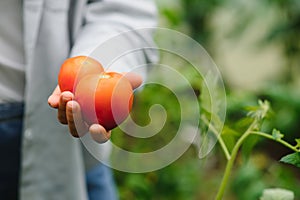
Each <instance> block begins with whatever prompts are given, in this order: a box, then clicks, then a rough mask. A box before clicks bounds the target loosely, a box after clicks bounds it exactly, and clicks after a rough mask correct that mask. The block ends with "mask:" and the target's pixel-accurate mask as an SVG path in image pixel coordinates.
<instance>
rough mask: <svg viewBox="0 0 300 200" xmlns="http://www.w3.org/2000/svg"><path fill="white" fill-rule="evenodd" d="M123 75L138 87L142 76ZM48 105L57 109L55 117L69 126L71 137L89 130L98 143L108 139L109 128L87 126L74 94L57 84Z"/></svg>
mask: <svg viewBox="0 0 300 200" xmlns="http://www.w3.org/2000/svg"><path fill="white" fill-rule="evenodd" d="M124 76H125V77H126V78H127V79H128V80H129V81H130V83H131V86H132V88H133V89H135V88H137V87H139V86H140V85H141V83H142V78H141V76H140V75H138V74H136V73H132V72H129V73H124ZM48 104H49V105H50V107H52V108H55V109H57V119H58V121H59V122H60V123H61V124H66V125H68V127H69V132H70V134H71V135H72V136H73V137H76V138H79V137H81V136H83V135H84V134H85V133H87V132H90V134H91V136H92V138H93V139H94V140H95V141H96V142H98V143H104V142H106V141H107V140H109V139H110V136H111V130H105V128H104V127H103V126H101V125H100V124H92V125H91V126H89V125H88V124H87V123H86V122H85V121H84V119H83V117H82V114H81V110H80V105H79V103H78V102H76V101H75V100H74V94H73V93H71V92H69V91H65V92H61V90H60V88H59V86H56V88H55V89H54V91H53V92H52V94H51V95H50V96H49V98H48Z"/></svg>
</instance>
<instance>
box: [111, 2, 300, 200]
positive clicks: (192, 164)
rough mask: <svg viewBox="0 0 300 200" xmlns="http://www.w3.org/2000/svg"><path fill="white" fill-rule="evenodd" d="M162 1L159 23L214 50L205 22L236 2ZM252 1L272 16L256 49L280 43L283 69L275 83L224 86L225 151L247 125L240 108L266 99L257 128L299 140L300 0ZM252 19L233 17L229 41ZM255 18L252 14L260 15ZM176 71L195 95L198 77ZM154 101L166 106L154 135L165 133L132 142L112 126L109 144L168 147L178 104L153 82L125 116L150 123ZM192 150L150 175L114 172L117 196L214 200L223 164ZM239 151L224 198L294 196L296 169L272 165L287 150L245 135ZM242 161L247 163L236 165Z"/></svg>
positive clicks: (219, 156)
mask: <svg viewBox="0 0 300 200" xmlns="http://www.w3.org/2000/svg"><path fill="white" fill-rule="evenodd" d="M162 2H164V1H161V2H158V5H163V6H161V7H159V11H160V18H161V19H162V21H164V22H167V23H165V24H164V25H165V26H168V27H169V28H172V29H176V30H179V31H182V32H185V33H187V34H189V35H190V36H191V37H193V38H194V39H195V40H197V41H198V42H200V43H201V44H203V45H204V46H205V48H207V49H213V48H214V47H213V46H211V45H212V44H213V43H212V42H211V40H212V37H211V34H212V33H213V31H214V29H213V28H212V26H211V17H212V16H213V15H214V14H215V12H217V11H218V9H220V8H224V7H225V8H226V6H228V5H230V6H234V5H235V4H234V3H232V2H230V1H227V0H211V1H209V0H174V1H168V2H169V3H165V4H163V3H162ZM235 2H239V3H237V4H236V6H241V5H242V2H243V1H239V0H236V1H235ZM257 2H258V4H259V6H261V7H262V10H263V9H265V8H271V9H275V10H276V13H277V14H278V20H277V23H275V24H274V25H273V26H272V27H271V28H270V29H269V30H268V32H267V34H266V35H265V37H264V38H263V39H262V41H261V44H263V45H269V44H274V43H276V44H278V45H279V47H280V48H281V50H282V53H283V54H282V55H283V59H285V60H286V62H285V66H284V67H285V69H286V70H285V74H282V77H281V79H280V80H275V81H274V82H272V83H269V84H266V86H265V87H263V88H259V89H257V90H256V91H255V92H253V91H234V90H233V89H232V88H229V87H227V117H226V124H225V127H224V129H223V133H222V137H223V138H224V140H225V142H226V144H227V145H228V146H229V149H230V146H233V145H234V143H235V142H236V138H237V137H238V136H239V134H240V131H243V129H244V127H246V125H248V124H249V120H248V119H247V118H244V116H245V114H246V110H245V108H246V107H249V106H254V105H256V103H257V99H267V100H268V101H270V102H271V105H272V109H273V115H272V116H270V119H269V120H267V121H266V122H265V123H264V127H263V130H265V131H266V132H270V131H271V130H272V129H273V128H277V129H278V130H280V131H281V132H282V133H284V134H285V138H286V139H287V140H288V141H290V142H291V143H292V142H293V141H292V139H294V138H295V137H299V136H300V135H299V133H300V123H299V119H300V100H299V99H300V90H299V85H297V83H296V82H297V81H298V80H297V79H299V71H300V70H299V69H300V66H299V63H300V37H299V36H300V1H299V0H264V1H257ZM254 14H256V13H255V11H253V12H252V13H251V12H250V13H249V12H242V11H241V12H239V16H238V19H239V20H237V24H235V25H233V29H234V30H232V32H231V34H233V35H232V36H233V37H238V35H239V34H242V33H243V31H244V30H245V27H247V26H248V25H249V24H251V18H252V17H254ZM255 17H259V14H258V16H255ZM256 45H257V44H256ZM212 52H213V51H212ZM183 69H184V70H185V72H184V73H186V77H188V79H189V80H190V82H191V83H192V85H193V88H194V90H195V93H196V94H197V95H199V94H201V90H200V86H201V77H199V76H198V75H197V74H195V73H196V72H195V71H193V70H189V69H190V67H186V68H185V67H184V66H183ZM225 82H226V80H225ZM200 103H201V102H200ZM153 104H160V105H162V106H163V107H164V108H165V110H166V112H167V116H168V118H167V123H166V125H167V126H166V127H164V128H163V130H162V131H161V133H169V135H161V134H158V135H155V136H153V137H151V138H145V139H137V138H133V137H131V136H128V135H126V134H124V133H123V132H122V131H121V130H120V129H116V130H114V133H113V135H112V141H113V142H114V143H115V144H116V145H118V146H120V147H124V148H125V149H126V148H127V150H130V151H133V152H149V151H153V150H155V149H159V148H161V147H162V146H164V145H165V144H166V143H168V142H169V141H170V140H171V139H172V137H173V136H174V134H172V133H176V130H177V128H178V124H179V122H180V115H179V113H180V112H179V105H178V101H177V100H176V97H175V96H173V95H172V94H171V93H170V91H168V89H166V88H164V87H161V86H159V85H152V86H147V87H145V88H143V90H142V91H139V92H138V93H136V97H135V105H134V106H135V107H134V109H133V112H132V117H133V119H134V120H135V121H136V123H137V124H140V125H146V124H148V123H149V120H150V118H149V116H148V113H149V108H150V107H151V106H152V105H153ZM254 145H255V148H254V149H253V147H254ZM197 151H198V149H197V147H196V146H191V147H190V148H189V150H188V151H187V152H186V153H185V154H184V155H183V156H182V157H181V158H180V159H179V160H177V161H176V162H174V163H172V164H171V165H169V166H167V167H165V168H163V169H160V170H157V171H154V172H149V173H142V174H132V173H125V172H120V171H115V177H116V182H117V185H118V189H119V193H120V199H121V200H128V199H138V200H144V199H145V200H148V199H155V200H160V199H163V200H167V199H170V200H177V199H178V200H189V199H191V200H193V199H195V200H197V199H199V200H200V199H205V200H206V199H213V198H214V194H215V192H216V189H217V188H218V186H219V183H220V180H221V177H222V173H223V170H224V165H225V159H224V156H223V153H222V152H221V151H220V149H219V146H218V145H217V146H216V148H215V149H214V151H213V152H212V155H209V156H208V158H206V159H205V160H199V159H198V158H197V155H198V152H197ZM243 153H244V154H242V155H241V156H240V157H239V160H238V165H237V169H236V170H235V171H234V172H233V178H232V180H231V187H230V191H228V194H227V195H226V196H227V197H228V198H226V199H228V200H230V199H232V200H235V199H241V200H248V199H249V200H252V199H258V198H259V197H260V196H261V195H262V192H263V190H264V189H265V188H270V187H281V188H286V189H289V190H291V191H293V192H294V193H295V196H296V199H297V198H298V199H299V198H300V191H299V188H298V186H299V185H300V173H299V169H295V167H291V166H289V165H285V164H282V163H278V160H279V159H280V158H281V157H282V156H283V155H285V154H286V153H290V152H288V151H287V150H286V149H285V148H282V147H280V145H277V144H274V143H273V142H267V141H265V140H263V139H257V138H255V137H250V138H249V139H248V141H247V142H246V143H245V145H244V147H243ZM246 160H247V162H242V161H246ZM203 165H204V166H205V167H203Z"/></svg>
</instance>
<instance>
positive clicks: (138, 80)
mask: <svg viewBox="0 0 300 200" xmlns="http://www.w3.org/2000/svg"><path fill="white" fill-rule="evenodd" d="M123 74H124V76H125V77H126V78H127V79H128V80H129V82H130V84H131V86H132V89H136V88H138V87H139V86H140V85H141V84H142V82H143V79H142V76H140V75H139V74H137V73H134V72H127V73H123Z"/></svg>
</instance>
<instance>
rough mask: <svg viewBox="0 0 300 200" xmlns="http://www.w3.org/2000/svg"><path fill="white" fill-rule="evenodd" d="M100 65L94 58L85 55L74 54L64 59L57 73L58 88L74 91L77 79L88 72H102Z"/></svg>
mask: <svg viewBox="0 0 300 200" xmlns="http://www.w3.org/2000/svg"><path fill="white" fill-rule="evenodd" d="M103 71H104V69H103V67H102V65H101V64H100V63H99V62H98V61H96V60H95V59H93V58H91V57H87V56H76V57H71V58H68V59H66V60H65V62H64V63H63V64H62V65H61V68H60V72H59V75H58V85H59V87H60V90H61V91H62V92H63V91H70V92H72V93H74V91H75V87H76V85H77V83H78V82H79V80H80V79H81V78H83V77H84V76H86V75H88V74H99V73H101V72H103Z"/></svg>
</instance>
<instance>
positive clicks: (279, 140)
mask: <svg viewBox="0 0 300 200" xmlns="http://www.w3.org/2000/svg"><path fill="white" fill-rule="evenodd" d="M251 134H255V135H259V136H262V137H264V138H267V139H270V140H274V141H276V142H279V143H280V144H282V145H284V146H286V147H287V148H289V149H291V150H293V151H295V152H300V150H299V149H297V148H296V147H294V146H293V145H291V144H290V143H288V142H286V141H284V140H282V139H275V138H274V137H273V136H272V135H270V134H267V133H264V132H259V131H252V132H251Z"/></svg>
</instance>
